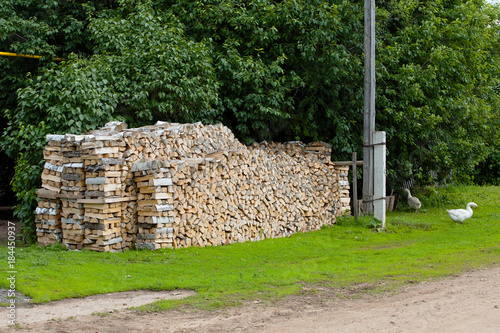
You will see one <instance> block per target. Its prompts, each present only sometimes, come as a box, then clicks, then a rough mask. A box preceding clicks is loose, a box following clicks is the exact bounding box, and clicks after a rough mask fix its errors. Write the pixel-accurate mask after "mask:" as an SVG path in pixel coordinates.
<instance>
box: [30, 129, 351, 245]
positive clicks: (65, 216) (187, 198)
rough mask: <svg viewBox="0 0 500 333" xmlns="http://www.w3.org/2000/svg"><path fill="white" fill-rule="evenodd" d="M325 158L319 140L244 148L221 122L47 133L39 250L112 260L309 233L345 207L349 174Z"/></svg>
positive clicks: (326, 152)
mask: <svg viewBox="0 0 500 333" xmlns="http://www.w3.org/2000/svg"><path fill="white" fill-rule="evenodd" d="M330 155H331V149H330V146H329V145H328V144H326V143H324V142H313V143H310V144H304V143H302V142H298V141H297V142H287V143H275V142H262V143H260V144H257V143H254V144H253V145H251V146H245V145H243V144H241V143H240V142H239V141H238V140H237V139H236V138H235V137H234V135H233V133H232V132H231V131H230V130H229V129H228V128H227V127H225V126H223V125H222V124H217V125H203V124H201V123H193V124H174V123H167V122H158V123H157V124H155V125H153V126H145V127H140V128H131V129H128V128H127V124H125V123H123V122H111V123H108V124H106V126H104V127H102V128H100V129H99V130H95V131H91V132H89V133H87V134H85V135H74V134H65V135H47V145H46V146H45V149H44V159H45V165H44V170H43V173H42V187H41V188H40V189H39V190H38V192H37V194H38V197H39V202H38V207H37V208H36V212H35V213H36V228H37V237H38V243H39V245H41V246H43V245H47V244H54V243H57V242H61V243H62V244H65V245H66V247H67V248H68V249H73V250H78V249H89V250H95V251H111V252H120V251H123V250H125V249H129V248H146V249H151V250H155V249H161V248H181V247H189V246H210V245H212V246H217V245H224V244H231V243H235V242H246V241H258V240H261V239H264V238H277V237H285V236H289V235H291V234H294V233H297V232H307V231H310V230H318V229H320V228H321V227H322V226H323V225H326V224H333V223H335V221H336V217H337V216H339V215H342V214H344V213H345V212H346V210H349V209H350V207H349V204H350V200H349V183H348V181H347V172H348V168H349V167H348V166H335V165H334V164H333V163H332V162H331V160H330Z"/></svg>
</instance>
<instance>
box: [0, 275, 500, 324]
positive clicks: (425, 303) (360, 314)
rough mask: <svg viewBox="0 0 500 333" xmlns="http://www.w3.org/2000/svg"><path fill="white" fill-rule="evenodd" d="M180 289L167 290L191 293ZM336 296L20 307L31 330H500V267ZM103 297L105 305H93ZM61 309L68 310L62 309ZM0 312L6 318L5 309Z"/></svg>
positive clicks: (117, 298) (22, 321)
mask: <svg viewBox="0 0 500 333" xmlns="http://www.w3.org/2000/svg"><path fill="white" fill-rule="evenodd" d="M183 293H184V291H178V292H177V295H174V294H170V296H175V297H184V296H187V295H188V294H183ZM333 295H334V294H333V293H329V292H327V291H326V292H325V293H321V294H319V295H318V294H316V295H307V294H306V295H302V296H294V297H290V298H287V299H286V300H283V301H280V302H279V303H276V304H271V305H269V304H264V303H260V302H253V303H251V304H247V305H245V306H243V307H240V308H231V309H228V310H224V311H217V312H204V311H198V312H180V311H168V312H161V313H138V312H134V311H132V310H126V309H124V310H117V309H118V308H119V307H124V306H123V305H124V304H125V305H126V306H133V305H134V297H131V295H130V294H128V295H124V296H127V297H128V299H126V300H123V299H121V298H120V296H119V295H114V296H111V295H103V296H99V297H100V298H102V299H100V298H99V297H97V296H92V297H93V301H91V302H85V301H83V300H80V302H79V305H78V306H75V305H74V302H75V301H77V300H63V301H61V302H54V303H51V304H46V305H38V306H36V307H32V308H19V309H17V311H18V323H19V326H20V327H21V328H24V329H26V330H30V331H31V332H117V333H118V332H120V333H122V332H172V333H173V332H190V333H191V332H217V333H222V332H232V333H233V332H270V333H276V332H287V333H288V332H314V333H316V332H320V333H321V332H336V333H344V332H346V333H347V332H349V333H355V332H363V333H365V332H385V333H392V332H394V333H396V332H405V333H406V332H454V333H462V332H463V333H490V332H491V333H493V332H500V267H495V268H490V269H484V270H479V271H474V272H470V273H467V274H464V275H461V276H457V277H453V278H448V279H444V280H440V281H434V282H427V283H420V284H414V285H409V286H407V287H406V288H404V289H401V290H399V291H398V292H397V293H395V294H393V295H378V296H367V295H365V296H362V297H361V298H358V299H338V298H337V297H335V296H333ZM151 297H158V295H152V296H151ZM110 299H112V302H110ZM135 299H136V301H137V302H138V300H139V299H141V298H140V297H139V296H137V297H136V298H135ZM106 300H107V303H106ZM154 300H155V298H153V299H152V300H150V301H154ZM142 301H143V302H144V301H148V300H147V299H146V300H144V298H142ZM65 303H66V305H67V306H64V305H65ZM100 303H106V304H107V305H106V306H105V307H104V308H103V307H98V306H97V305H98V304H100ZM118 305H120V306H118ZM58 308H59V310H57V309H58ZM64 308H66V309H71V310H70V311H65V312H64V313H63V312H61V310H60V309H64ZM58 311H60V312H58ZM92 312H99V314H93V315H92V314H89V313H92ZM1 315H2V318H5V317H6V312H5V309H3V310H2V312H1ZM27 318H29V319H27ZM4 321H6V319H4ZM0 331H6V332H19V327H18V328H17V329H15V328H7V327H6V326H5V322H4V323H3V324H1V325H0Z"/></svg>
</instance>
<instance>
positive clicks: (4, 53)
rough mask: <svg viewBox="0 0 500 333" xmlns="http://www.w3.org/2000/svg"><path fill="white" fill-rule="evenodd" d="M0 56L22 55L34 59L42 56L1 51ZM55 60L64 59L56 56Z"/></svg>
mask: <svg viewBox="0 0 500 333" xmlns="http://www.w3.org/2000/svg"><path fill="white" fill-rule="evenodd" d="M0 56H7V57H22V58H32V59H40V58H41V57H42V56H39V55H28V54H19V53H11V52H0ZM54 60H58V61H62V60H64V59H61V58H54Z"/></svg>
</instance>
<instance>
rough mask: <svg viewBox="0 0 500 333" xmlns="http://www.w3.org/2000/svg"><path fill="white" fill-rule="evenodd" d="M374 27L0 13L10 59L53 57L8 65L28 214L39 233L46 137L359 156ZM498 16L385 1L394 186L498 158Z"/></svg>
mask: <svg viewBox="0 0 500 333" xmlns="http://www.w3.org/2000/svg"><path fill="white" fill-rule="evenodd" d="M363 15H364V10H363V1H361V0H354V1H348V0H329V1H328V0H307V1H306V0H283V1H279V2H278V1H273V0H217V1H215V0H197V1H193V0H176V1H172V0H158V1H151V0H142V1H141V0H120V1H113V0H110V1H104V2H102V1H83V0H80V1H77V0H73V1H64V2H57V1H49V0H43V1H31V0H7V1H4V2H2V4H0V28H1V29H0V45H2V47H3V48H4V49H2V51H9V52H18V53H22V54H39V55H42V58H41V59H40V60H33V59H25V58H23V59H21V58H5V57H2V58H0V68H1V69H2V70H3V72H4V73H6V75H5V76H4V77H2V78H0V86H1V87H2V89H1V92H0V94H1V95H0V103H1V104H0V106H1V109H2V116H3V117H4V119H6V120H7V125H6V127H5V128H4V130H3V135H2V142H1V144H0V148H1V149H2V151H3V152H4V153H6V154H8V156H9V157H10V158H11V159H15V160H16V170H15V171H16V172H15V176H14V178H13V180H12V185H13V187H14V189H15V191H16V194H17V197H18V202H20V205H19V209H18V210H17V212H18V216H19V217H21V219H22V221H24V223H25V224H26V225H27V226H32V225H33V222H32V221H33V218H32V217H33V211H34V202H35V200H34V199H35V191H36V189H37V187H38V186H39V185H40V184H39V182H40V181H39V179H40V172H41V163H42V161H41V160H42V157H41V151H42V147H43V145H44V142H45V140H44V138H45V135H46V134H49V133H67V132H68V133H83V132H85V131H87V130H89V129H92V128H95V127H97V126H99V125H102V124H104V123H105V122H107V121H110V120H124V121H126V122H127V123H129V124H130V125H131V126H141V125H145V124H150V123H152V122H154V121H156V120H169V121H175V122H192V121H200V120H201V121H204V122H206V123H211V122H219V121H222V122H224V124H225V125H227V126H229V127H230V128H232V130H233V131H234V132H235V134H236V135H237V137H238V138H239V139H240V140H242V141H243V142H245V143H250V142H252V141H254V140H276V141H286V140H303V141H313V140H322V141H327V142H329V143H331V144H332V148H333V158H334V159H336V160H342V159H348V158H349V157H350V154H351V153H352V151H358V152H361V151H362V136H363V134H362V122H363V54H364V51H363V42H364V33H363V30H364V27H363ZM499 16H500V10H499V9H498V8H496V7H492V6H490V5H486V4H485V2H484V1H483V0H469V1H465V2H464V1H458V0H437V1H416V0H387V1H377V28H376V29H377V92H376V93H377V99H376V109H377V129H378V130H384V131H386V132H387V137H388V151H389V155H388V160H387V161H388V171H389V174H390V176H391V181H392V183H393V185H394V186H396V185H397V184H398V182H400V181H401V180H403V179H408V178H414V179H416V180H418V181H420V182H421V183H425V182H429V181H432V179H431V176H430V175H437V176H438V178H439V179H440V180H452V179H457V178H460V177H462V178H463V176H464V175H465V176H467V175H470V174H471V172H472V171H473V169H474V168H475V166H476V165H477V164H478V163H480V162H481V161H483V160H485V158H486V157H487V156H488V154H490V153H491V152H492V151H493V149H494V148H495V147H498V146H499V135H498V128H499V123H498V121H499V120H498V119H500V117H499V114H498V113H499V110H500V108H499V90H498V89H497V88H498V86H499V82H500V81H499V78H500V76H499V75H498V73H499V71H498V68H500V67H499V65H500V61H499V51H498V50H500V48H499V36H500V34H499V25H498V21H499V18H500V17H499ZM54 57H60V58H64V59H65V60H64V61H62V62H58V61H55V60H54ZM495 156H496V155H491V158H490V160H492V161H496V159H495ZM431 171H433V173H431Z"/></svg>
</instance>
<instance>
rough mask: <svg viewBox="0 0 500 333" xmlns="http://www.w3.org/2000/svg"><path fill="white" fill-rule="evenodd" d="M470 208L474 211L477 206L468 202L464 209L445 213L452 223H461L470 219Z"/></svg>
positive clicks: (450, 210) (449, 210)
mask: <svg viewBox="0 0 500 333" xmlns="http://www.w3.org/2000/svg"><path fill="white" fill-rule="evenodd" d="M471 207H474V209H476V208H477V205H476V204H475V203H474V202H469V203H468V204H467V208H466V209H448V210H447V212H448V214H449V215H450V218H451V219H452V220H453V221H455V222H460V223H462V222H463V221H465V220H467V219H469V218H471V217H472V208H471Z"/></svg>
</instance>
